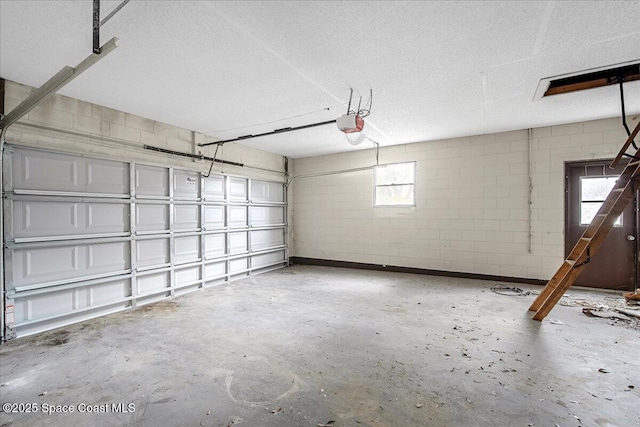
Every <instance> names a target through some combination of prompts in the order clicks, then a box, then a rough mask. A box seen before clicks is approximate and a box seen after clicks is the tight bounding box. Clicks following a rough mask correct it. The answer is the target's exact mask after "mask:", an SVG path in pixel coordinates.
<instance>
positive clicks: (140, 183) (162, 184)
mask: <svg viewBox="0 0 640 427" xmlns="http://www.w3.org/2000/svg"><path fill="white" fill-rule="evenodd" d="M135 179H136V182H135V191H136V195H138V196H156V197H169V169H168V168H162V167H158V166H147V165H136V169H135Z"/></svg>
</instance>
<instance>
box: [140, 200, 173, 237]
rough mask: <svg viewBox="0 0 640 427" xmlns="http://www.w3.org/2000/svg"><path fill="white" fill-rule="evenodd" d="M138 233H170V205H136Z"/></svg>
mask: <svg viewBox="0 0 640 427" xmlns="http://www.w3.org/2000/svg"><path fill="white" fill-rule="evenodd" d="M135 212H136V232H150V231H154V232H163V231H169V205H168V204H150V203H136V209H135Z"/></svg>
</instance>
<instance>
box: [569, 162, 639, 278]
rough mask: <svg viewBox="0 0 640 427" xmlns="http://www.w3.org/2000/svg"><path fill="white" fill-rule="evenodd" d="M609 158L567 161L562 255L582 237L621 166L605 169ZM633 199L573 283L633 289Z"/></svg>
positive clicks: (634, 223) (634, 274) (634, 210)
mask: <svg viewBox="0 0 640 427" xmlns="http://www.w3.org/2000/svg"><path fill="white" fill-rule="evenodd" d="M609 163H610V162H609V161H593V162H581V163H568V164H567V165H566V169H565V172H566V173H565V178H566V194H565V197H566V203H565V207H566V209H565V214H566V219H565V257H566V256H567V255H569V253H570V252H571V250H572V249H573V246H574V245H575V244H576V242H577V241H578V239H580V237H581V236H582V233H584V231H585V229H586V228H587V226H588V225H589V223H590V222H591V219H592V218H593V216H594V215H595V214H596V212H597V211H598V209H599V208H600V205H601V204H602V202H603V201H604V199H605V198H606V197H607V195H608V194H609V191H610V190H611V188H612V186H613V184H614V183H615V180H616V178H617V177H618V176H619V175H620V173H622V170H623V169H624V165H623V166H621V167H620V166H619V167H618V168H616V169H611V168H609ZM636 229H637V227H636V198H634V200H633V201H632V202H631V203H629V205H628V206H627V207H626V209H625V210H624V212H623V213H622V215H621V216H620V218H619V219H618V222H617V223H616V225H614V227H613V228H612V229H611V231H610V232H609V234H608V235H607V237H606V239H605V240H604V242H603V244H602V246H600V248H599V249H598V252H597V253H596V254H595V255H594V256H592V257H591V262H590V263H589V264H587V265H585V266H584V267H581V268H583V269H584V270H583V271H582V273H580V276H578V280H576V282H575V285H576V286H588V287H593V288H606V289H616V290H633V289H635V280H636V262H637V261H636V251H637V246H636V245H637V240H636V238H637V233H636Z"/></svg>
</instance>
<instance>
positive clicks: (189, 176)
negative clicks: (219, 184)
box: [173, 169, 200, 199]
mask: <svg viewBox="0 0 640 427" xmlns="http://www.w3.org/2000/svg"><path fill="white" fill-rule="evenodd" d="M198 194H200V174H198V173H197V172H190V171H185V170H179V169H176V170H174V171H173V197H175V198H177V199H197V198H198Z"/></svg>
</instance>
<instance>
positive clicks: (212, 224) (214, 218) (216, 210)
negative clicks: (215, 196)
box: [203, 205, 225, 230]
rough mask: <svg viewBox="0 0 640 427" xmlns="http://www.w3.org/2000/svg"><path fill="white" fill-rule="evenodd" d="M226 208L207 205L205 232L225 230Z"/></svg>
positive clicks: (205, 209) (204, 223)
mask: <svg viewBox="0 0 640 427" xmlns="http://www.w3.org/2000/svg"><path fill="white" fill-rule="evenodd" d="M224 211H225V208H224V206H212V205H205V207H204V220H203V226H204V229H205V230H215V229H220V228H224Z"/></svg>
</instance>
